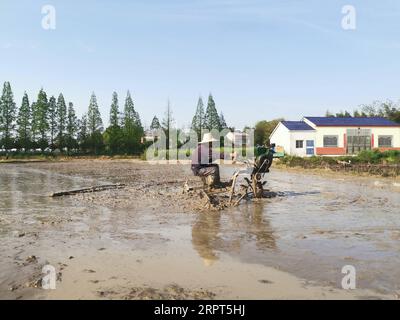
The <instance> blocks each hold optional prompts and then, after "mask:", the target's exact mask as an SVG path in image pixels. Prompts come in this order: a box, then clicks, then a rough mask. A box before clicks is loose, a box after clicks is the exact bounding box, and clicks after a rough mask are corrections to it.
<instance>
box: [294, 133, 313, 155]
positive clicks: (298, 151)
mask: <svg viewBox="0 0 400 320" xmlns="http://www.w3.org/2000/svg"><path fill="white" fill-rule="evenodd" d="M297 140H302V141H303V148H296V141H297ZM307 140H313V141H314V150H315V131H310V130H304V131H291V132H290V154H291V155H293V156H299V157H306V156H307V149H306V148H307V143H306V141H307ZM314 153H315V151H314Z"/></svg>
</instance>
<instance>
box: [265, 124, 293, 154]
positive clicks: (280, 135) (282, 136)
mask: <svg viewBox="0 0 400 320" xmlns="http://www.w3.org/2000/svg"><path fill="white" fill-rule="evenodd" d="M270 142H271V143H275V145H276V146H277V147H282V148H283V150H284V151H285V154H290V131H289V129H288V128H286V127H285V126H284V125H283V124H282V123H279V124H278V126H277V127H276V129H275V131H274V132H273V133H272V135H271V136H270Z"/></svg>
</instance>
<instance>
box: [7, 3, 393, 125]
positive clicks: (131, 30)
mask: <svg viewBox="0 0 400 320" xmlns="http://www.w3.org/2000/svg"><path fill="white" fill-rule="evenodd" d="M45 4H51V5H54V6H55V8H56V13H57V20H56V22H57V24H56V30H50V31H46V30H43V29H42V27H41V19H42V14H41V7H42V5H45ZM346 4H351V5H353V6H355V8H356V10H357V29H356V30H355V31H345V30H343V29H342V28H341V19H342V17H343V15H342V13H341V9H342V6H343V5H346ZM399 57H400V2H399V1H397V0H392V1H390V0H383V1H376V0H357V1H350V0H346V1H336V0H331V1H328V0H327V1H320V0H315V1H312V0H310V1H306V0H304V1H301V0H297V1H295V0H280V1H268V0H263V1H262V0H197V1H196V0H170V1H168V0H153V1H152V0H140V1H138V0H136V1H135V0H133V1H123V0H117V1H116V0H114V1H111V0H109V1H105V0H101V1H99V0H97V1H94V0H85V1H71V0H68V1H67V0H64V1H51V0H48V1H35V0H20V1H15V0H14V1H11V0H0V82H3V81H6V80H7V81H10V82H11V85H12V88H13V90H14V94H15V97H16V101H17V103H18V105H19V104H20V102H21V98H22V94H23V92H24V90H26V91H27V92H28V94H29V97H30V99H31V101H32V100H33V99H36V96H37V92H38V91H39V89H40V87H43V88H44V89H45V90H46V92H47V93H48V94H50V95H51V94H54V95H58V93H59V92H60V91H62V92H63V93H64V96H65V98H66V100H67V101H72V102H73V103H74V104H75V106H76V108H77V113H78V114H79V115H81V114H82V113H83V112H84V111H85V110H86V109H87V106H88V104H89V98H90V94H91V92H92V91H94V92H95V93H96V95H97V97H98V102H99V105H100V107H101V112H102V116H103V119H104V120H105V122H106V123H108V112H109V106H110V103H111V94H112V92H113V91H114V90H115V91H117V92H118V94H119V98H120V106H121V107H122V105H123V101H124V99H125V95H126V90H128V89H129V90H130V91H131V93H132V95H133V98H134V101H135V106H136V109H137V111H138V112H139V113H140V115H141V117H142V120H143V122H144V123H146V124H149V123H150V121H151V119H152V117H153V115H155V114H156V115H158V116H159V117H162V115H163V113H164V110H165V106H166V103H167V99H168V98H169V99H170V100H171V105H172V108H173V111H174V117H175V118H176V120H177V123H178V125H179V126H182V125H185V124H188V123H189V122H190V120H191V118H192V116H193V113H194V109H195V107H196V104H197V99H198V96H199V94H201V95H202V96H203V98H204V99H205V100H206V98H207V96H208V93H209V92H212V93H213V95H214V97H215V101H216V105H217V108H218V110H219V111H223V113H224V115H225V118H226V119H227V122H228V124H229V125H233V126H236V127H238V128H242V127H243V126H244V125H246V124H250V125H252V124H254V122H255V121H257V120H259V119H272V118H276V117H285V118H286V119H288V120H297V119H299V118H301V116H302V115H313V116H319V115H323V114H324V113H325V111H326V109H329V110H331V111H339V110H341V109H345V108H346V109H353V108H355V107H357V106H358V105H359V104H362V103H369V102H371V101H373V100H375V99H382V100H385V99H393V100H398V99H399V98H400V61H399Z"/></svg>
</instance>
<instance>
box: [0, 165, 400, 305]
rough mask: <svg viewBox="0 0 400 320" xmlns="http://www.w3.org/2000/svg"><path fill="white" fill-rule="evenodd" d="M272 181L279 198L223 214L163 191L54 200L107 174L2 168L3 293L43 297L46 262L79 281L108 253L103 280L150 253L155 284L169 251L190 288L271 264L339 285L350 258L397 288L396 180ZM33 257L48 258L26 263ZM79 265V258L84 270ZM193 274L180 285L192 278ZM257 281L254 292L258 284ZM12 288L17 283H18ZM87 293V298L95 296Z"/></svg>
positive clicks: (369, 278) (296, 176)
mask: <svg viewBox="0 0 400 320" xmlns="http://www.w3.org/2000/svg"><path fill="white" fill-rule="evenodd" d="M185 170H186V169H185ZM231 171H232V169H228V170H223V174H224V175H225V176H226V177H227V176H229V175H230V173H231ZM268 179H269V180H268V188H269V189H270V190H272V191H278V192H279V194H280V196H279V197H276V198H273V199H265V200H262V201H259V202H257V203H244V204H242V205H241V206H240V207H238V208H235V209H230V210H227V211H224V212H220V213H213V214H198V213H194V212H187V211H185V210H183V209H182V210H174V211H172V212H171V211H168V210H165V211H164V210H162V208H160V207H157V203H158V201H159V200H157V197H156V198H154V199H153V200H152V201H153V202H154V204H155V206H154V207H151V208H150V207H149V208H144V207H143V205H140V204H137V205H133V206H132V208H131V209H129V210H121V209H111V208H108V207H105V206H100V205H98V204H96V203H95V202H94V203H90V204H88V203H87V202H83V201H81V200H82V199H80V198H79V197H65V198H61V199H52V198H50V197H48V194H49V193H51V192H54V191H58V190H68V189H74V188H79V187H85V186H90V185H94V184H101V183H106V182H108V181H106V179H100V180H99V179H97V178H96V179H87V178H82V177H79V176H77V177H73V176H67V175H61V174H57V173H54V172H53V171H48V170H42V169H36V168H32V167H29V168H28V167H25V166H21V165H2V166H0V197H1V198H0V199H1V207H0V243H1V244H0V246H1V257H2V259H1V261H0V297H1V298H4V297H11V298H20V297H22V298H24V297H27V295H28V297H29V295H32V294H37V292H36V291H34V290H33V289H30V288H26V283H27V282H29V281H30V280H31V279H32V277H33V275H36V274H37V272H38V269H40V266H41V265H43V264H47V263H51V264H52V265H55V266H58V267H59V266H63V265H64V266H65V268H66V269H65V270H64V271H66V272H67V271H68V268H69V267H70V268H71V269H72V270H74V268H76V271H74V272H72V273H70V274H69V275H68V277H69V279H64V282H66V283H68V281H70V282H71V278H72V279H74V281H75V282H76V281H78V282H79V281H80V280H79V279H84V278H85V276H87V270H91V268H96V266H91V267H89V266H87V267H85V266H83V265H82V264H85V263H87V264H88V265H89V264H90V263H91V262H93V261H99V264H102V265H103V267H104V270H110V271H109V273H107V274H106V275H104V277H108V278H112V279H114V278H115V281H116V282H115V283H114V282H113V281H114V280H112V281H111V280H110V281H111V282H110V281H108V282H107V285H106V284H104V286H107V287H110V286H111V287H112V286H113V285H117V284H118V281H120V282H121V281H122V282H124V281H125V280H123V279H122V278H123V277H124V276H123V275H124V274H125V275H126V273H127V272H129V271H128V270H122V271H121V272H120V275H118V274H117V275H116V276H113V274H114V273H115V272H117V271H116V269H118V266H119V263H118V261H120V260H117V259H121V261H124V259H127V263H128V262H129V263H131V262H132V261H133V263H135V262H136V261H141V260H144V261H148V262H147V264H146V263H144V262H143V264H142V269H139V267H138V269H137V270H141V271H140V272H143V274H141V277H139V279H138V281H139V282H140V281H142V284H146V283H147V284H148V283H151V280H150V279H153V278H157V277H160V274H161V275H162V274H163V272H165V269H163V268H162V265H165V264H167V263H169V262H168V261H170V260H169V258H168V257H174V259H173V261H175V262H176V265H174V264H173V263H172V262H170V263H171V266H170V268H171V269H172V270H174V268H177V270H178V268H182V265H185V266H186V269H187V270H182V272H183V273H186V274H187V275H190V277H189V276H188V277H187V280H186V282H185V283H183V284H182V285H189V286H190V284H191V282H193V281H192V280H191V279H193V278H196V277H198V281H197V280H196V281H197V282H199V283H205V282H206V281H207V278H209V277H208V276H207V272H208V273H209V272H210V270H214V271H215V274H214V277H215V279H219V278H221V279H222V278H227V282H226V283H224V285H225V287H229V281H232V280H229V277H227V276H226V275H230V274H231V273H229V272H230V271H229V270H231V269H232V265H236V266H237V270H239V271H237V272H236V273H232V274H231V279H232V278H233V277H240V276H241V275H243V272H246V274H252V273H254V274H258V271H257V270H259V268H260V266H273V267H275V268H278V269H281V270H283V271H287V272H290V273H292V274H294V275H296V276H299V277H301V278H304V279H306V280H307V281H310V282H316V283H318V284H324V285H329V286H331V287H333V288H340V281H341V279H342V277H343V275H342V274H341V272H340V271H341V268H342V266H344V265H349V264H350V265H353V266H354V267H355V268H356V271H357V286H358V287H360V288H369V289H373V290H374V291H377V292H383V293H390V294H393V293H394V292H395V291H397V290H399V289H400V268H399V266H400V246H399V241H400V219H399V217H398V212H400V198H399V190H398V189H399V188H398V187H393V186H392V185H391V184H390V183H388V182H387V181H384V182H381V181H375V180H374V179H361V178H360V179H355V178H329V179H327V178H326V177H319V176H311V175H306V174H300V173H293V172H290V173H288V172H285V171H279V170H273V171H272V172H271V174H269V176H268ZM190 213H191V214H190ZM115 252H118V254H120V255H119V256H118V255H117V256H118V257H119V258H116V256H115ZM100 253H101V255H104V254H105V256H99V254H100ZM32 255H35V257H37V259H38V263H36V264H35V263H33V264H32V263H28V262H27V260H29V259H28V258H29V257H30V256H32ZM141 255H142V258H140V256H141ZM160 257H162V258H160ZM74 261H79V264H77V266H75V267H74V266H73V262H74ZM232 261H234V262H235V263H233V262H232ZM76 263H77V262H76ZM141 263H142V262H141ZM67 265H69V267H68V266H67ZM154 265H157V266H159V267H158V268H160V269H159V270H158V273H157V277H155V276H154V273H153V274H146V270H147V269H148V270H153V271H154V270H155V269H154V268H155V267H154V268H153V269H152V267H153V266H154ZM178 266H179V267H178ZM63 268H64V267H63ZM204 268H206V269H204ZM85 270H86V271H85ZM137 270H136V271H137ZM163 270H164V271H163ZM205 270H206V271H205ZM207 270H208V271H207ZM64 271H63V272H64ZM131 271H132V270H131ZM133 271H134V270H133ZM232 272H233V271H232ZM117 273H118V272H117ZM172 273H174V272H172ZM177 273H178V274H179V272H177ZM183 273H182V277H178V278H177V279H175V280H176V282H177V281H178V280H179V279H180V278H182V279H184V278H185V276H183ZM175 275H176V273H175ZM224 275H225V276H224ZM119 276H120V278H119V279H118V277H119ZM201 279H203V280H204V281H203V282H202V281H201ZM89 280H90V281H93V279H89ZM89 280H88V281H89ZM164 280H165V279H164ZM247 280H248V279H246V281H247ZM258 280H260V279H255V280H254V281H255V283H254V284H253V285H250V289H252V290H255V289H256V288H257V286H258V285H260V284H259V283H258V282H257V281H258ZM96 281H97V280H96ZM182 281H184V280H182ZM248 281H250V280H248ZM72 282H73V281H72ZM75 282H73V283H75ZM159 283H161V279H160V280H159ZM221 285H223V284H221ZM240 285H241V284H237V286H238V287H240ZM13 286H14V287H15V288H16V290H15V291H10V290H9V288H10V287H13ZM71 286H72V285H71ZM101 286H102V285H101V282H100V284H99V285H96V286H95V287H94V284H93V285H92V286H89V287H85V286H83V287H81V288H80V290H81V291H82V292H85V290H86V291H87V292H91V294H94V292H98V291H99V290H100V289H101ZM72 288H74V286H72ZM32 290H33V291H32ZM114 291H115V290H114ZM65 292H69V291H68V288H65ZM87 292H86V293H85V294H84V295H83V296H82V297H89V298H91V297H93V296H91V295H88V294H87ZM255 292H258V291H257V290H256V291H255ZM40 294H42V293H40ZM77 294H78V293H74V292H73V290H72V293H71V295H70V296H69V297H76V296H78V297H81V296H79V295H77ZM288 294H289V292H288ZM232 296H235V297H241V295H240V294H238V293H235V295H229V293H228V292H227V291H226V290H225V293H224V295H223V296H222V297H232ZM242 296H244V297H247V296H246V295H244V293H243V295H242ZM283 296H284V295H283ZM61 297H63V296H61ZM117 297H118V296H117ZM249 297H254V296H249ZM260 297H262V296H260Z"/></svg>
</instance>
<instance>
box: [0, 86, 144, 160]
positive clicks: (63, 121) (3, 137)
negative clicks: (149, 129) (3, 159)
mask: <svg viewBox="0 0 400 320" xmlns="http://www.w3.org/2000/svg"><path fill="white" fill-rule="evenodd" d="M109 122H110V124H109V126H108V127H107V128H106V130H104V126H103V121H102V118H101V114H100V110H99V106H98V103H97V98H96V95H95V94H94V93H92V95H91V97H90V102H89V107H88V110H87V112H86V113H84V114H83V116H82V117H81V118H80V119H78V118H77V116H76V114H75V108H74V105H73V103H72V102H68V104H67V103H66V100H65V98H64V96H63V94H62V93H60V94H59V95H58V97H57V98H55V97H54V96H51V97H50V98H48V95H47V93H46V92H45V91H44V90H43V88H42V89H40V91H39V93H38V95H37V98H36V100H35V101H33V102H32V103H31V102H30V100H29V97H28V94H27V93H26V92H25V93H24V95H23V98H22V101H21V104H20V106H19V107H17V104H16V103H15V101H14V96H13V92H12V89H11V85H10V83H9V82H7V81H6V82H5V83H4V85H3V90H2V94H1V97H0V149H2V150H5V151H6V152H8V151H10V150H16V151H18V152H24V153H27V152H31V151H35V150H40V151H41V152H45V151H51V152H54V151H56V150H58V151H59V152H60V153H64V152H66V153H68V154H71V153H73V154H89V153H91V154H100V153H110V154H117V153H125V154H137V153H140V152H141V151H142V150H143V144H142V143H141V139H142V137H143V133H144V130H143V126H142V124H141V120H140V116H139V113H138V112H137V111H136V110H135V107H134V103H133V100H132V97H131V94H130V92H129V91H128V93H127V96H126V98H125V104H124V109H123V112H121V111H120V109H119V102H118V95H117V93H116V92H114V93H113V94H112V101H111V107H110V121H109Z"/></svg>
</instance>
